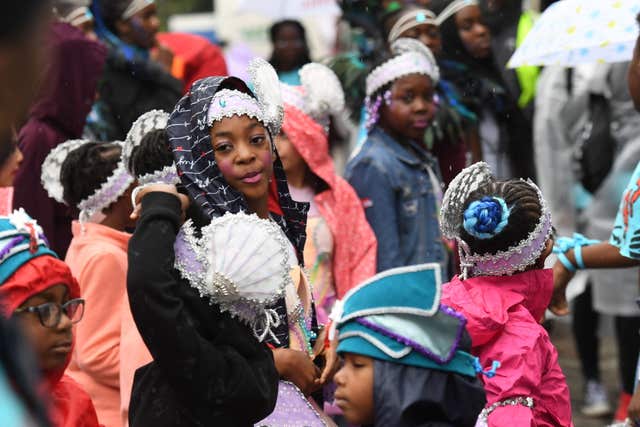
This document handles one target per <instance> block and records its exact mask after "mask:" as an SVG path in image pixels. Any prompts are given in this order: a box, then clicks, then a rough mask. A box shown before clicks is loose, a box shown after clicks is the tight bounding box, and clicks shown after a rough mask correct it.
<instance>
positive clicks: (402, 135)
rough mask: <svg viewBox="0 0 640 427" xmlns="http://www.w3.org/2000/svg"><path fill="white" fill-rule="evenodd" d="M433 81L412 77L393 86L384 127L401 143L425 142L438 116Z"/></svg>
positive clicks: (385, 108) (382, 115)
mask: <svg viewBox="0 0 640 427" xmlns="http://www.w3.org/2000/svg"><path fill="white" fill-rule="evenodd" d="M433 95H434V88H433V84H432V82H431V79H430V78H429V77H427V76H425V75H422V74H410V75H408V76H405V77H402V78H400V79H398V80H396V81H395V82H394V83H393V86H391V105H386V104H385V105H383V106H382V109H381V113H380V126H382V128H383V129H385V130H386V131H387V132H388V133H390V134H391V135H392V136H394V137H396V138H397V139H400V140H405V139H410V140H413V141H421V140H422V138H423V137H424V132H425V131H426V129H427V128H428V127H429V126H430V125H431V122H432V121H433V117H434V115H435V112H436V105H435V103H434V99H433Z"/></svg>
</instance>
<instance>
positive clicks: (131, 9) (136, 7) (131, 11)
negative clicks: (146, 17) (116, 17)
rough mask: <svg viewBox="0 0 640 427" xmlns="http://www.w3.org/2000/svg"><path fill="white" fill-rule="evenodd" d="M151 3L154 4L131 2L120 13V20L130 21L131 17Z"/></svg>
mask: <svg viewBox="0 0 640 427" xmlns="http://www.w3.org/2000/svg"><path fill="white" fill-rule="evenodd" d="M153 3H155V1H154V0H133V1H132V2H131V3H129V6H128V7H127V8H126V9H125V11H124V12H123V13H122V19H124V20H127V19H130V18H131V17H132V16H133V15H135V14H136V13H138V12H140V11H141V10H142V9H144V8H145V7H147V6H149V5H150V4H153Z"/></svg>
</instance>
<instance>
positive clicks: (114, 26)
mask: <svg viewBox="0 0 640 427" xmlns="http://www.w3.org/2000/svg"><path fill="white" fill-rule="evenodd" d="M91 10H92V11H93V15H94V18H95V29H96V33H97V34H98V37H100V39H101V40H102V41H103V42H104V43H105V44H107V46H108V47H109V56H108V58H107V63H106V65H105V70H104V74H103V76H102V77H103V78H102V81H101V84H100V86H99V88H98V95H99V98H98V100H97V101H96V103H95V104H94V106H93V109H92V111H91V114H90V115H89V117H88V119H87V128H86V136H88V137H91V139H94V140H97V141H122V140H124V138H125V136H126V134H127V132H128V131H129V129H130V128H131V125H132V124H133V122H134V121H135V120H136V119H137V118H138V117H140V116H141V115H142V114H144V113H146V112H147V111H149V110H153V109H161V110H165V111H171V109H172V108H173V106H174V105H175V103H176V102H177V101H178V99H180V96H181V95H182V83H181V82H180V81H179V80H177V79H175V78H173V77H172V76H171V74H170V70H171V65H172V58H173V56H172V54H171V52H169V51H168V50H167V49H166V48H164V47H163V46H161V45H159V43H158V40H157V38H156V34H157V32H158V29H159V27H160V21H159V19H158V15H157V9H156V5H155V2H154V1H153V0H95V1H94V2H93V5H92V9H91Z"/></svg>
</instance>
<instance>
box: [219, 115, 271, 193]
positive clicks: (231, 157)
mask: <svg viewBox="0 0 640 427" xmlns="http://www.w3.org/2000/svg"><path fill="white" fill-rule="evenodd" d="M211 145H212V146H213V153H214V156H215V159H216V163H217V164H218V168H219V169H220V172H221V173H222V176H224V179H225V180H226V181H227V183H228V184H229V185H230V186H231V187H233V188H234V189H236V190H237V191H239V192H241V193H242V194H243V195H244V196H245V198H246V199H247V200H249V201H261V200H263V199H264V200H266V199H267V198H268V196H269V180H270V179H271V175H273V155H274V153H273V149H272V147H271V142H270V140H269V135H268V133H267V130H266V129H265V127H264V126H263V125H262V123H260V122H258V121H257V120H255V119H252V118H250V117H248V116H232V117H227V118H224V119H222V120H220V121H217V122H215V123H214V124H213V126H212V127H211Z"/></svg>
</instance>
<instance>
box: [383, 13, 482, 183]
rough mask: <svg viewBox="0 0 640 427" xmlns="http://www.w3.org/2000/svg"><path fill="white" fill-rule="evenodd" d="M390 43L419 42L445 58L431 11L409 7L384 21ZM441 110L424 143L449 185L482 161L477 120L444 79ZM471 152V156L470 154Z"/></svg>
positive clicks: (440, 85)
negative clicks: (405, 39)
mask: <svg viewBox="0 0 640 427" xmlns="http://www.w3.org/2000/svg"><path fill="white" fill-rule="evenodd" d="M383 26H384V29H385V36H386V39H387V42H388V43H389V44H392V43H393V42H394V41H395V40H397V39H399V38H400V37H409V38H412V39H416V40H419V41H420V42H421V43H423V44H424V45H425V46H427V47H428V48H429V50H431V52H432V53H433V55H434V56H435V57H436V60H437V59H438V58H439V57H441V56H442V37H441V35H440V29H439V28H438V21H437V17H436V15H435V14H434V13H433V12H432V11H430V10H429V9H424V8H419V7H415V6H405V7H403V8H402V9H399V10H397V11H395V12H393V13H391V14H389V15H388V16H387V17H385V18H384V20H383ZM436 94H437V100H438V109H437V111H436V115H435V119H434V121H433V126H430V127H429V128H428V129H427V131H426V132H425V136H424V143H425V145H426V147H427V149H428V150H429V151H431V152H432V153H433V154H434V155H435V156H436V157H437V158H438V163H439V165H440V172H441V174H442V178H443V181H444V183H445V184H446V185H448V184H449V182H451V180H452V179H453V178H454V177H455V176H456V175H457V174H458V173H459V172H460V171H461V170H462V169H463V168H464V167H465V166H466V165H467V158H469V159H471V160H472V162H475V161H478V160H480V157H481V155H480V154H481V153H480V150H479V147H478V146H477V145H478V144H472V143H475V142H476V140H477V138H472V137H471V136H472V133H473V132H474V131H475V129H476V126H477V117H476V115H475V114H474V113H472V112H471V111H470V110H469V109H467V107H465V106H464V105H463V104H462V102H461V99H460V94H458V91H457V89H456V88H455V86H454V85H453V84H452V83H451V82H449V81H447V80H445V79H443V78H440V80H439V81H438V84H437V86H436ZM468 153H469V155H468Z"/></svg>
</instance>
